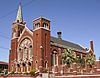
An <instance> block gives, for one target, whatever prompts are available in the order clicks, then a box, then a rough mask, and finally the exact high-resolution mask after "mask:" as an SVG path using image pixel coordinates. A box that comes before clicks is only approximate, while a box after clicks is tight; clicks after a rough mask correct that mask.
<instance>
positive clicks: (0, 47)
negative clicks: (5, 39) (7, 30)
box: [0, 46, 9, 50]
mask: <svg viewBox="0 0 100 78" xmlns="http://www.w3.org/2000/svg"><path fill="white" fill-rule="evenodd" d="M0 49H4V50H9V48H6V47H2V46H0Z"/></svg>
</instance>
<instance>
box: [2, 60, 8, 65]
mask: <svg viewBox="0 0 100 78" xmlns="http://www.w3.org/2000/svg"><path fill="white" fill-rule="evenodd" d="M0 64H3V65H8V63H6V62H3V61H0Z"/></svg>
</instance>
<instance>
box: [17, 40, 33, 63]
mask: <svg viewBox="0 0 100 78" xmlns="http://www.w3.org/2000/svg"><path fill="white" fill-rule="evenodd" d="M20 48H21V49H20ZM32 56H33V50H32V41H31V40H30V39H29V38H25V39H23V40H22V41H21V43H20V45H19V51H18V59H22V60H24V61H26V60H30V58H32Z"/></svg>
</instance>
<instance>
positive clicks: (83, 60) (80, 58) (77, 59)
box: [75, 56, 85, 67]
mask: <svg viewBox="0 0 100 78" xmlns="http://www.w3.org/2000/svg"><path fill="white" fill-rule="evenodd" d="M75 61H76V63H78V64H79V65H80V66H82V67H83V66H85V59H84V58H83V57H81V56H77V57H76V58H75Z"/></svg>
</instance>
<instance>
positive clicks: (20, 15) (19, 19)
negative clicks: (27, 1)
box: [16, 4, 23, 22]
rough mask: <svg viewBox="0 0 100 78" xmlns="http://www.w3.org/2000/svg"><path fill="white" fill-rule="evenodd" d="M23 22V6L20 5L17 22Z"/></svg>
mask: <svg viewBox="0 0 100 78" xmlns="http://www.w3.org/2000/svg"><path fill="white" fill-rule="evenodd" d="M17 21H19V22H23V16H22V7H21V4H20V5H19V8H18V11H17V17H16V22H17Z"/></svg>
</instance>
